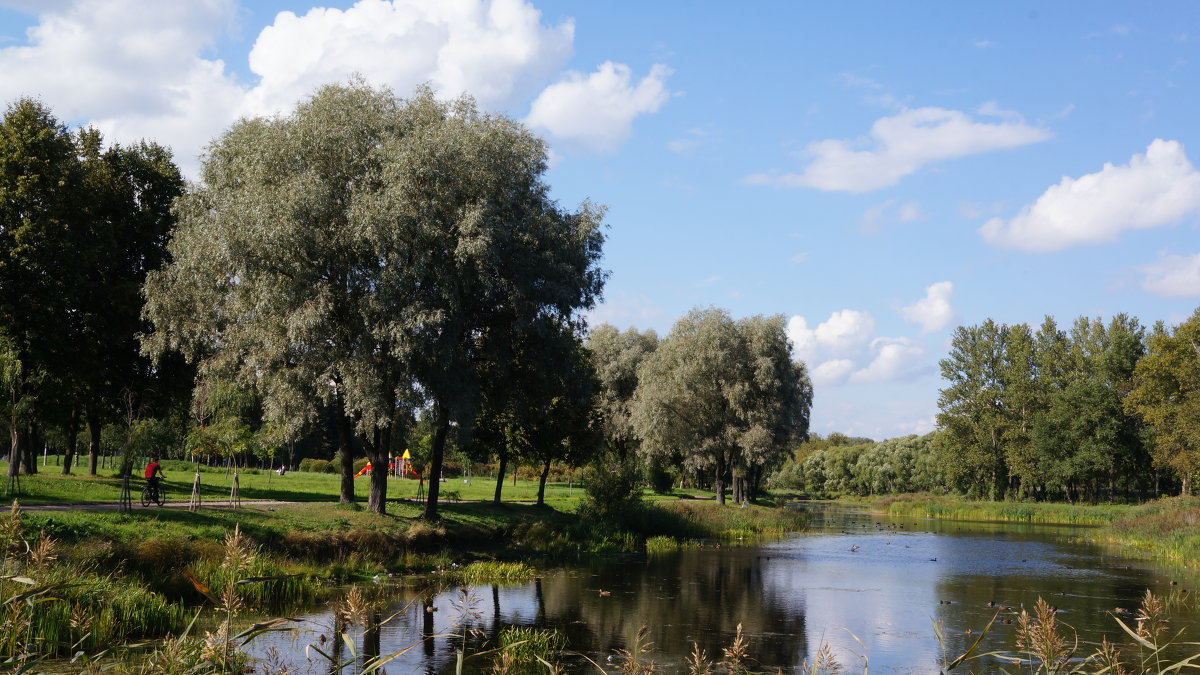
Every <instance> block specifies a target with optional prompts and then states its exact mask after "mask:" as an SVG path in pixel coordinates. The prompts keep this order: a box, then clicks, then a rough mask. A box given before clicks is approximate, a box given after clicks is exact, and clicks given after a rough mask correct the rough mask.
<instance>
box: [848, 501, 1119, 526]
mask: <svg viewBox="0 0 1200 675" xmlns="http://www.w3.org/2000/svg"><path fill="white" fill-rule="evenodd" d="M870 508H871V510H872V511H874V512H876V513H886V514H889V515H893V516H916V517H921V518H944V519H948V520H994V521H1003V522H1019V523H1060V524H1070V525H1107V524H1109V523H1111V522H1113V521H1114V520H1116V519H1117V518H1119V517H1121V515H1122V514H1124V513H1126V512H1128V511H1129V510H1130V509H1131V508H1133V507H1130V506H1126V505H1120V504H1106V505H1100V506H1087V505H1075V504H1049V503H1040V502H1039V503H1027V502H980V501H971V500H968V499H963V498H960V497H946V496H933V495H923V494H908V495H894V496H891V497H884V498H883V499H879V500H876V501H874V502H872V503H871V505H870Z"/></svg>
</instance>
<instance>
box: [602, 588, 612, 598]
mask: <svg viewBox="0 0 1200 675" xmlns="http://www.w3.org/2000/svg"><path fill="white" fill-rule="evenodd" d="M610 595H612V591H606V590H604V589H603V588H601V589H600V597H602V598H607V597H608V596H610Z"/></svg>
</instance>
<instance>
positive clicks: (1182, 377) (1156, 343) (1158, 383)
mask: <svg viewBox="0 0 1200 675" xmlns="http://www.w3.org/2000/svg"><path fill="white" fill-rule="evenodd" d="M1125 407H1126V409H1127V410H1129V411H1130V412H1133V413H1135V414H1137V415H1139V416H1140V417H1141V418H1142V419H1143V420H1145V422H1146V425H1147V426H1148V427H1149V430H1150V432H1151V435H1152V436H1153V438H1154V446H1153V447H1154V449H1153V451H1152V454H1153V457H1154V463H1155V465H1157V466H1160V467H1165V468H1169V469H1170V470H1171V471H1173V472H1174V473H1175V475H1176V476H1177V477H1178V478H1179V480H1180V482H1181V483H1182V491H1183V494H1185V495H1187V494H1191V493H1192V491H1193V490H1192V487H1193V484H1194V481H1195V478H1196V475H1197V473H1198V472H1200V309H1197V310H1196V311H1195V312H1193V313H1192V316H1191V317H1189V318H1188V320H1187V321H1184V322H1183V323H1181V324H1179V325H1178V326H1176V327H1175V328H1174V329H1173V330H1170V331H1167V330H1156V331H1153V332H1152V334H1151V336H1150V340H1149V344H1148V348H1147V352H1146V355H1145V356H1144V357H1142V359H1141V360H1139V361H1138V362H1137V366H1136V367H1135V369H1134V372H1133V387H1132V389H1131V390H1130V392H1129V395H1128V397H1126V399H1125Z"/></svg>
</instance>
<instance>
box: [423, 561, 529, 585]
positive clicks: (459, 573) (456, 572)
mask: <svg viewBox="0 0 1200 675" xmlns="http://www.w3.org/2000/svg"><path fill="white" fill-rule="evenodd" d="M535 576H537V570H535V569H534V568H533V567H531V566H529V565H527V564H525V563H523V562H498V561H493V560H480V561H476V562H473V563H470V564H469V565H464V566H462V567H454V568H451V569H449V570H445V571H444V572H443V578H444V579H446V580H448V581H449V582H452V583H454V584H456V585H463V584H478V583H485V582H497V581H498V582H519V581H528V580H529V579H532V578H534V577H535Z"/></svg>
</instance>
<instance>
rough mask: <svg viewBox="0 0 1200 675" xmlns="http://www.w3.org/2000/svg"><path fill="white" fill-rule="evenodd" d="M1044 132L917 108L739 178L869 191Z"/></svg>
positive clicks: (1040, 137) (1036, 139)
mask: <svg viewBox="0 0 1200 675" xmlns="http://www.w3.org/2000/svg"><path fill="white" fill-rule="evenodd" d="M1048 138H1050V133H1049V132H1048V131H1046V130H1044V129H1039V128H1037V127H1032V126H1029V125H1027V124H1025V123H1024V122H1021V121H1005V122H997V123H984V122H975V121H973V120H972V119H971V118H970V117H969V116H968V115H966V114H965V113H963V112H960V111H957V110H946V109H944V108H917V109H913V110H905V111H903V112H901V113H899V114H897V115H893V116H891V117H883V118H880V119H878V120H876V121H875V123H874V124H873V125H872V126H871V132H870V138H869V139H860V140H856V141H843V140H836V139H827V140H823V141H817V142H815V143H811V144H810V145H809V146H808V148H807V153H808V154H809V155H812V156H814V157H815V159H814V160H813V161H812V162H811V163H810V164H809V165H808V167H807V168H806V169H805V170H804V172H803V173H799V174H797V173H778V172H775V173H759V174H754V175H751V176H748V177H747V178H746V179H745V182H747V183H751V184H757V185H771V186H776V187H808V188H816V189H818V190H826V191H844V192H855V193H859V192H869V191H871V190H878V189H880V188H885V187H889V186H892V185H895V184H897V183H899V182H900V179H902V178H904V177H905V176H908V175H910V174H913V173H915V172H917V171H918V170H920V169H921V168H922V167H924V166H926V165H928V164H933V163H936V162H941V161H945V160H950V159H956V158H959V157H966V156H968V155H975V154H980V153H984V152H991V151H993V150H1001V149H1005V148H1015V147H1019V146H1022V145H1028V144H1030V143H1037V142H1040V141H1044V140H1046V139H1048ZM864 147H865V148H866V149H859V148H864Z"/></svg>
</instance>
